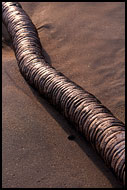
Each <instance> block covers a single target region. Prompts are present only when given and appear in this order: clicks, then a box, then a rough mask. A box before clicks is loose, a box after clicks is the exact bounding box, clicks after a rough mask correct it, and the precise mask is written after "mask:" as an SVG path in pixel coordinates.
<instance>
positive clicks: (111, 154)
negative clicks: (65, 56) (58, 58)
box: [2, 2, 125, 184]
mask: <svg viewBox="0 0 127 190" xmlns="http://www.w3.org/2000/svg"><path fill="white" fill-rule="evenodd" d="M2 19H3V22H4V24H5V25H6V27H7V29H8V32H9V34H10V36H11V38H12V42H13V48H14V52H15V56H16V59H17V62H18V66H19V68H20V71H21V73H22V75H23V76H24V78H25V79H26V81H27V82H28V83H29V84H30V85H32V86H34V87H35V88H36V89H38V91H39V92H40V94H42V95H43V97H45V98H46V99H48V100H49V102H50V103H51V104H52V105H54V106H55V107H56V108H57V109H58V110H59V111H60V112H61V113H62V114H63V115H64V116H65V117H66V118H67V119H68V120H70V121H71V122H72V123H73V125H74V126H75V127H76V129H77V130H78V131H80V132H81V133H82V134H83V135H84V136H85V137H86V139H87V140H88V141H90V143H91V144H92V146H93V147H94V148H95V149H96V150H97V152H98V153H99V154H100V155H101V157H102V158H103V159H104V161H105V162H106V163H107V165H108V166H109V167H110V168H111V169H112V170H113V171H114V173H115V174H116V176H117V177H118V178H119V179H120V180H122V181H123V184H125V126H124V124H123V123H122V122H121V121H120V120H118V119H117V118H116V117H115V116H114V115H113V114H112V113H111V112H110V110H108V109H107V108H106V107H105V106H104V105H102V103H101V102H100V101H99V100H98V99H97V98H96V97H95V96H94V95H93V94H91V93H89V92H87V91H86V90H84V89H83V88H82V87H80V86H78V85H77V84H75V83H74V82H72V81H70V80H69V79H68V78H67V77H66V76H64V75H63V74H62V73H61V72H59V71H57V70H56V69H55V68H53V67H52V66H50V65H49V64H48V63H47V62H46V61H45V59H44V56H43V54H42V52H43V51H42V46H41V43H40V39H39V37H38V33H37V30H36V28H35V26H34V24H33V23H32V21H31V19H30V18H29V16H28V15H27V14H26V13H25V11H24V10H23V9H22V7H21V5H20V4H19V3H18V2H2Z"/></svg>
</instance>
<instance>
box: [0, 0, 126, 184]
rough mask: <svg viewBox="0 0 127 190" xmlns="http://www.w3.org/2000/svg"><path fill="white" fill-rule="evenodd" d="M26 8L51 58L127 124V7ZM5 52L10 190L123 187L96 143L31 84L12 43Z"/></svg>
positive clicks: (4, 153) (27, 5)
mask: <svg viewBox="0 0 127 190" xmlns="http://www.w3.org/2000/svg"><path fill="white" fill-rule="evenodd" d="M22 6H23V8H24V9H25V10H26V12H27V13H28V14H29V16H30V17H31V19H32V21H33V23H34V24H35V25H36V27H37V28H38V32H39V36H40V39H41V42H42V45H43V48H44V54H45V56H46V59H47V61H49V63H50V64H52V65H53V66H54V67H55V68H56V69H58V70H60V71H61V72H63V73H64V74H65V75H66V76H68V77H69V78H70V79H71V80H73V81H75V82H76V83H77V84H79V85H80V86H82V87H83V88H84V89H86V90H88V91H89V92H91V93H93V94H94V95H95V96H96V97H97V98H98V99H99V100H101V102H102V103H103V104H104V105H105V106H106V107H108V108H109V109H110V110H111V111H112V112H113V113H114V115H115V116H116V117H118V118H119V119H120V120H122V121H123V122H124V120H125V113H124V111H125V99H124V98H125V81H124V80H125V60H124V57H125V33H124V31H125V15H124V14H125V10H124V9H125V4H124V3H123V2H121V3H114V2H113V3H105V2H102V3H90V2H85V3H83V2H82V3H75V2H74V3H73V2H68V3H65V2H60V3H56V2H54V3H50V2H44V3H43V2H38V3H36V2H29V3H22ZM4 34H5V32H4ZM4 37H5V38H7V35H6V36H5V35H4ZM2 55H3V57H2V58H3V59H2V117H3V120H2V121H3V130H2V143H3V144H2V161H3V164H2V169H3V170H2V180H3V182H2V186H3V188H11V187H19V188H25V187H26V188H30V187H33V188H35V187H37V188H39V187H52V188H53V187H68V188H69V187H77V188H81V187H83V188H90V187H93V188H94V187H99V188H103V187H108V188H109V187H111V188H115V187H122V185H121V184H120V182H119V181H118V180H117V179H116V177H115V175H114V174H113V173H112V172H111V171H110V169H108V168H107V166H106V165H105V163H104V162H103V160H101V158H100V157H99V156H98V155H97V153H96V152H95V151H94V150H93V149H92V147H91V146H90V144H89V143H88V142H86V140H85V139H84V138H83V137H81V135H80V134H78V133H77V132H76V131H75V130H74V129H73V128H72V126H71V125H70V124H69V123H68V122H67V121H66V119H65V118H64V117H63V116H61V115H60V114H59V113H58V112H57V111H56V110H55V109H54V108H53V107H52V106H51V105H49V104H48V102H47V101H45V100H44V99H43V98H42V97H40V96H39V94H38V93H37V92H36V91H35V90H33V89H32V88H31V87H30V86H29V85H28V84H27V82H26V81H25V80H24V78H23V77H22V75H21V74H20V72H19V68H18V65H17V62H16V59H15V56H14V53H13V51H12V50H11V49H10V48H9V47H7V46H6V45H5V44H4V47H3V51H2ZM69 135H75V137H76V138H75V139H74V140H73V141H71V140H68V136H69Z"/></svg>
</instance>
